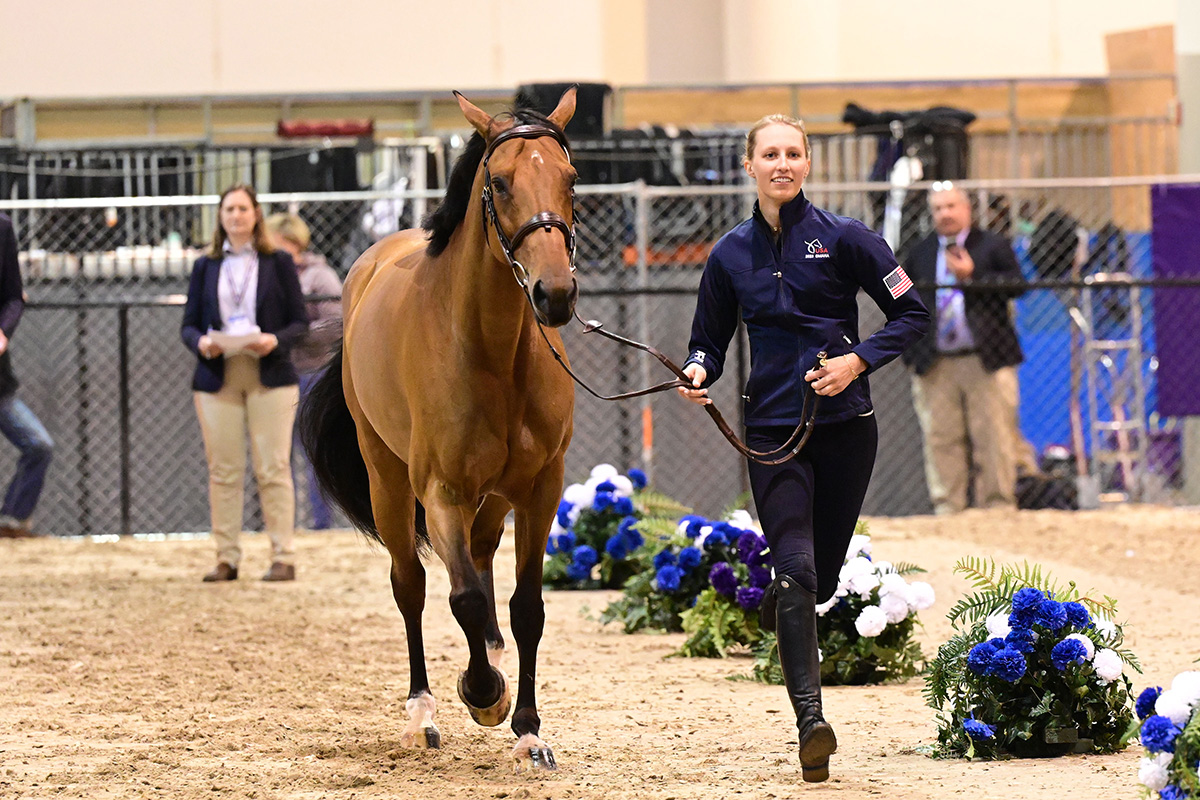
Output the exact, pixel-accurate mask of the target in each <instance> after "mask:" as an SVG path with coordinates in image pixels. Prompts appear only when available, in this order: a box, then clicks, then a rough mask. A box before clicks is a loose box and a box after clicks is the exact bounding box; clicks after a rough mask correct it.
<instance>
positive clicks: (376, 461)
mask: <svg viewBox="0 0 1200 800" xmlns="http://www.w3.org/2000/svg"><path fill="white" fill-rule="evenodd" d="M359 442H360V445H361V446H362V451H363V455H364V460H365V461H366V463H367V470H368V472H369V473H370V477H371V506H372V509H373V511H374V513H375V524H376V526H377V527H378V529H379V535H380V538H382V539H383V543H384V544H385V545H386V546H387V549H388V553H390V554H391V556H392V569H391V579H392V596H393V597H394V598H395V599H396V607H397V608H399V609H400V614H401V615H402V616H403V617H404V630H405V634H406V639H407V641H408V676H409V690H408V702H406V703H405V706H404V707H405V710H406V711H407V712H408V725H407V726H405V728H404V733H403V734H402V735H401V737H400V744H401V746H403V747H414V748H418V749H425V748H436V747H441V742H442V740H441V734H440V733H439V732H438V729H437V726H436V725H434V722H433V716H434V714H435V713H436V711H437V703H436V702H435V701H434V699H433V693H432V692H431V691H430V690H429V676H428V674H427V673H426V671H425V638H424V634H423V632H422V628H421V615H422V613H423V612H424V610H425V567H424V566H423V565H422V564H421V559H420V556H419V554H418V552H417V535H416V527H415V514H416V499H415V497H414V496H413V491H412V486H411V485H410V484H409V480H408V469H407V467H406V466H405V465H404V462H402V461H401V460H400V459H399V458H397V457H396V456H395V454H393V453H392V452H391V450H389V449H388V448H387V446H386V445H384V443H383V442H382V440H380V439H379V438H378V437H377V436H375V435H374V433H373V432H372V431H369V430H364V429H363V427H360V428H359Z"/></svg>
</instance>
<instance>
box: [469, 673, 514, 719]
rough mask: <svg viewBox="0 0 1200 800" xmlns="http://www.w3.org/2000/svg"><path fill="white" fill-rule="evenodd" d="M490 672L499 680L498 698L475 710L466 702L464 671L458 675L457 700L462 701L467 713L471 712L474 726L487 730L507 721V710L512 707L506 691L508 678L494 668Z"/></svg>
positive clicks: (510, 698)
mask: <svg viewBox="0 0 1200 800" xmlns="http://www.w3.org/2000/svg"><path fill="white" fill-rule="evenodd" d="M492 672H495V673H496V675H497V676H499V678H500V697H499V699H497V700H496V702H495V703H492V704H491V705H490V706H488V707H487V708H476V707H475V706H473V705H471V703H470V702H469V701H468V700H467V695H466V692H465V690H466V686H467V673H466V670H463V671H462V672H460V673H459V674H458V699H459V700H462V701H463V705H465V706H466V707H467V711H470V712H471V719H473V720H475V722H476V724H478V725H483V726H485V727H488V728H494V727H496V726H497V725H500V724H503V722H504V720H506V719H508V711H509V708H511V707H512V695H511V694H509V691H508V678H507V677H506V676H505V674H504V672H503V671H501V670H498V669H496V668H495V667H492Z"/></svg>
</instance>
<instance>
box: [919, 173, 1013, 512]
mask: <svg viewBox="0 0 1200 800" xmlns="http://www.w3.org/2000/svg"><path fill="white" fill-rule="evenodd" d="M929 210H930V214H931V215H932V217H933V225H934V232H933V233H930V234H929V236H927V237H925V238H924V239H922V240H921V241H920V242H918V243H917V244H916V245H914V246H913V248H912V251H911V252H910V254H909V257H908V264H907V269H908V273H909V276H910V277H911V278H912V280H913V281H914V282H915V283H918V284H930V285H932V284H937V285H938V286H939V287H945V288H938V289H936V290H934V289H929V288H927V289H922V290H921V299H922V300H924V301H925V306H926V308H928V309H929V310H930V311H931V312H932V314H933V322H934V324H933V325H932V326H930V329H929V333H928V334H927V335H926V336H925V338H923V339H922V340H920V341H919V342H917V343H916V344H914V345H913V346H912V347H910V348H909V349H908V350H907V351H906V352H905V354H904V361H905V363H906V364H908V365H909V366H911V367H912V369H913V373H914V374H913V404H914V406H915V407H916V411H917V418H918V419H919V420H920V423H921V430H922V433H923V434H924V437H925V477H926V480H927V482H928V484H929V495H930V500H932V501H933V507H934V511H935V513H938V514H948V513H953V512H956V511H961V510H963V509H964V508H966V507H967V497H968V493H967V486H968V481H969V480H970V477H971V474H972V470H971V467H972V465H973V466H974V473H975V486H974V489H975V492H974V496H975V504H976V505H978V506H981V507H984V508H990V507H1006V508H1015V499H1014V488H1015V485H1016V477H1017V442H1018V440H1019V438H1020V436H1019V432H1018V431H1017V430H1015V424H1016V418H1017V373H1016V365H1017V364H1020V363H1021V361H1022V360H1023V356H1022V353H1021V345H1020V343H1019V342H1018V341H1017V331H1016V328H1015V327H1014V325H1013V319H1012V311H1011V303H1010V300H1011V299H1012V298H1014V297H1017V296H1019V295H1021V294H1023V293H1024V292H1025V283H1024V278H1023V276H1022V275H1021V268H1020V265H1018V264H1017V258H1016V255H1014V253H1013V249H1012V245H1011V244H1010V243H1009V241H1008V240H1007V239H1005V238H1004V237H1003V236H998V235H996V234H993V233H989V232H987V231H984V230H981V229H979V228H977V227H974V226H972V224H971V202H970V199H969V198H968V197H967V195H966V193H965V192H964V191H963V190H962V189H958V188H956V187H954V186H952V185H951V184H950V183H949V182H944V183H935V184H934V187H933V191H931V192H930V195H929ZM968 459H969V460H968Z"/></svg>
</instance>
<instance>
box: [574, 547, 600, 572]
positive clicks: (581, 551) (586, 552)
mask: <svg viewBox="0 0 1200 800" xmlns="http://www.w3.org/2000/svg"><path fill="white" fill-rule="evenodd" d="M571 555H572V557H573V558H574V560H575V563H576V564H582V565H583V566H585V567H588V568H591V567H594V566H596V564H597V563H598V562H599V561H600V556H598V555H597V554H596V549H595V548H594V547H590V546H588V545H586V544H581V545H579V547H576V548H575V552H574V553H572V554H571Z"/></svg>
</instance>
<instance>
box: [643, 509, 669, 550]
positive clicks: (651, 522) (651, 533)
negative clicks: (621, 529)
mask: <svg viewBox="0 0 1200 800" xmlns="http://www.w3.org/2000/svg"><path fill="white" fill-rule="evenodd" d="M636 527H637V532H638V533H640V534H641V535H642V538H643V539H645V540H646V541H647V542H651V543H653V544H654V545H655V548H656V549H657V548H658V547H661V542H663V541H666V540H669V539H671V537H673V536H674V535H675V529H676V528H677V527H678V526H677V523H676V522H675V521H674V520H672V519H669V518H665V517H643V518H642V519H640V520H638V524H637V526H636Z"/></svg>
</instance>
